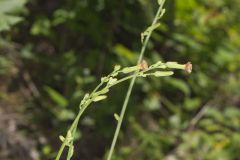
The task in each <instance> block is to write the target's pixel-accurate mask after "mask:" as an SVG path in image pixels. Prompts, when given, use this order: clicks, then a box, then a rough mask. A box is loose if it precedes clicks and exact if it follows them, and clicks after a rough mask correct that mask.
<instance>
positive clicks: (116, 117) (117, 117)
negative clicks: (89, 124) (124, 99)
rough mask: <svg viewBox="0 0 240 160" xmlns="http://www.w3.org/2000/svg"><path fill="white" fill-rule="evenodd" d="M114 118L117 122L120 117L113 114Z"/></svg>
mask: <svg viewBox="0 0 240 160" xmlns="http://www.w3.org/2000/svg"><path fill="white" fill-rule="evenodd" d="M114 118H115V119H116V120H117V121H118V120H119V118H120V117H119V115H118V114H117V113H114Z"/></svg>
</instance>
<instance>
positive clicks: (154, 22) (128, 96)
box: [107, 1, 164, 160]
mask: <svg viewBox="0 0 240 160" xmlns="http://www.w3.org/2000/svg"><path fill="white" fill-rule="evenodd" d="M163 4H164V1H162V4H161V5H160V6H159V8H158V11H157V13H156V15H155V18H154V20H153V22H152V25H154V24H156V23H157V21H158V17H159V15H160V14H161V10H162V8H163ZM151 34H152V31H151V32H149V34H148V35H147V37H146V39H145V40H144V43H143V46H142V49H141V52H140V56H139V58H138V62H137V64H139V63H141V61H142V60H143V55H144V53H145V50H146V47H147V44H148V41H149V39H150V37H151ZM136 78H137V75H135V76H134V77H133V78H132V80H131V82H130V85H129V87H128V91H127V94H126V97H125V100H124V103H123V106H122V110H121V114H120V117H119V120H118V124H117V128H116V130H115V133H114V137H113V140H112V144H111V148H110V151H109V154H108V158H107V160H111V158H112V154H113V151H114V148H115V145H116V142H117V138H118V135H119V132H120V128H121V126H122V121H123V118H124V115H125V111H126V108H127V105H128V101H129V98H130V96H131V93H132V89H133V86H134V83H135V81H136Z"/></svg>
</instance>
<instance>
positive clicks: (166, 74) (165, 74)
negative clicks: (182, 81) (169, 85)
mask: <svg viewBox="0 0 240 160" xmlns="http://www.w3.org/2000/svg"><path fill="white" fill-rule="evenodd" d="M153 75H154V76H156V77H163V76H171V75H173V72H172V71H156V72H154V73H153Z"/></svg>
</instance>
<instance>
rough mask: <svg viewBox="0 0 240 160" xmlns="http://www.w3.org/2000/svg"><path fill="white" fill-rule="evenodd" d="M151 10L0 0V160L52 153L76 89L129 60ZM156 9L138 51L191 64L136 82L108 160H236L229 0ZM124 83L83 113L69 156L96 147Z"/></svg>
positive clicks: (102, 150)
mask: <svg viewBox="0 0 240 160" xmlns="http://www.w3.org/2000/svg"><path fill="white" fill-rule="evenodd" d="M157 7H158V5H157V2H156V1H155V0H109V1H107V0H91V1H90V0H65V1H64V0H32V1H30V0H29V1H27V0H0V159H4V160H5V159H6V160H8V159H9V160H13V159H17V160H19V159H20V160H21V159H24V160H25V159H34V158H33V157H40V158H41V159H44V160H46V159H53V157H54V156H55V152H56V151H57V149H58V147H59V146H60V144H61V141H60V140H59V139H58V136H59V135H60V134H65V132H66V130H67V128H68V126H69V124H71V122H72V120H73V119H74V117H75V115H76V113H77V111H78V104H79V102H80V100H81V99H82V97H83V96H84V94H85V93H87V92H90V91H92V89H93V88H95V86H96V85H97V84H98V83H99V82H100V78H101V77H102V76H104V75H107V74H108V73H109V72H111V71H112V70H113V67H114V65H115V64H120V65H122V66H132V65H135V63H136V61H137V58H138V55H139V50H140V48H141V37H140V34H141V32H143V31H144V30H145V29H146V27H147V26H149V24H150V23H151V22H152V19H153V16H154V14H155V12H156V9H157ZM165 7H166V9H167V10H166V14H165V15H164V17H163V19H162V20H161V22H162V25H161V26H160V27H159V28H158V29H157V30H156V31H155V32H154V33H153V36H152V38H151V41H150V44H149V46H148V48H147V51H146V54H145V59H146V61H147V62H148V63H149V64H152V63H155V62H157V61H158V60H162V61H177V62H179V63H186V62H187V61H191V62H192V63H193V65H194V69H193V73H192V74H190V75H188V74H187V73H185V72H182V71H177V72H176V74H175V75H174V76H172V77H167V78H156V77H149V78H144V79H142V78H139V79H138V80H137V83H136V85H135V86H134V90H133V94H132V96H131V98H130V103H129V106H128V109H127V115H126V117H125V119H124V124H123V127H122V130H121V133H120V137H119V141H118V143H117V149H116V150H115V154H114V157H113V160H146V159H147V160H160V159H166V160H170V159H171V158H175V159H184V160H185V159H186V160H195V159H197V158H199V159H204V160H218V159H219V160H220V159H223V160H237V159H238V158H239V157H240V153H239V150H240V134H239V132H240V108H239V107H240V83H239V79H240V72H239V71H240V54H239V52H240V31H239V30H240V29H239V28H240V1H239V0H228V1H227V0H167V1H166V5H165ZM127 86H128V83H127V82H125V83H123V84H121V85H118V86H116V87H115V88H113V90H111V91H110V93H109V95H108V99H107V100H104V101H102V102H100V103H95V104H94V105H93V106H91V107H90V108H89V109H88V110H87V111H86V112H85V114H84V115H83V118H82V119H81V121H80V125H79V130H78V132H77V135H78V140H77V142H76V150H75V152H74V153H75V154H74V159H82V160H98V159H104V157H106V156H107V152H108V150H109V147H110V144H111V141H112V136H113V133H114V129H115V126H116V123H117V122H116V121H115V119H114V116H113V114H114V113H119V111H120V109H121V105H122V101H123V99H124V97H125V93H126V90H127ZM3 137H4V138H3ZM6 144H7V145H6ZM31 157H32V158H31ZM35 159H36V158H35Z"/></svg>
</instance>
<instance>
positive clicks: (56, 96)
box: [44, 86, 68, 107]
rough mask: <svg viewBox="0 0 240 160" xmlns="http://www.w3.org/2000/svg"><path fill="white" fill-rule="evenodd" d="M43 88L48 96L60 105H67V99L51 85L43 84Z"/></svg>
mask: <svg viewBox="0 0 240 160" xmlns="http://www.w3.org/2000/svg"><path fill="white" fill-rule="evenodd" d="M44 90H45V91H46V92H47V93H48V95H49V96H50V98H51V99H52V100H53V101H54V102H55V103H57V104H58V105H59V106H60V107H66V106H67V105H68V100H67V99H66V98H65V97H63V96H62V95H61V94H60V93H59V92H57V91H56V90H54V89H52V88H51V87H48V86H45V87H44Z"/></svg>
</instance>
